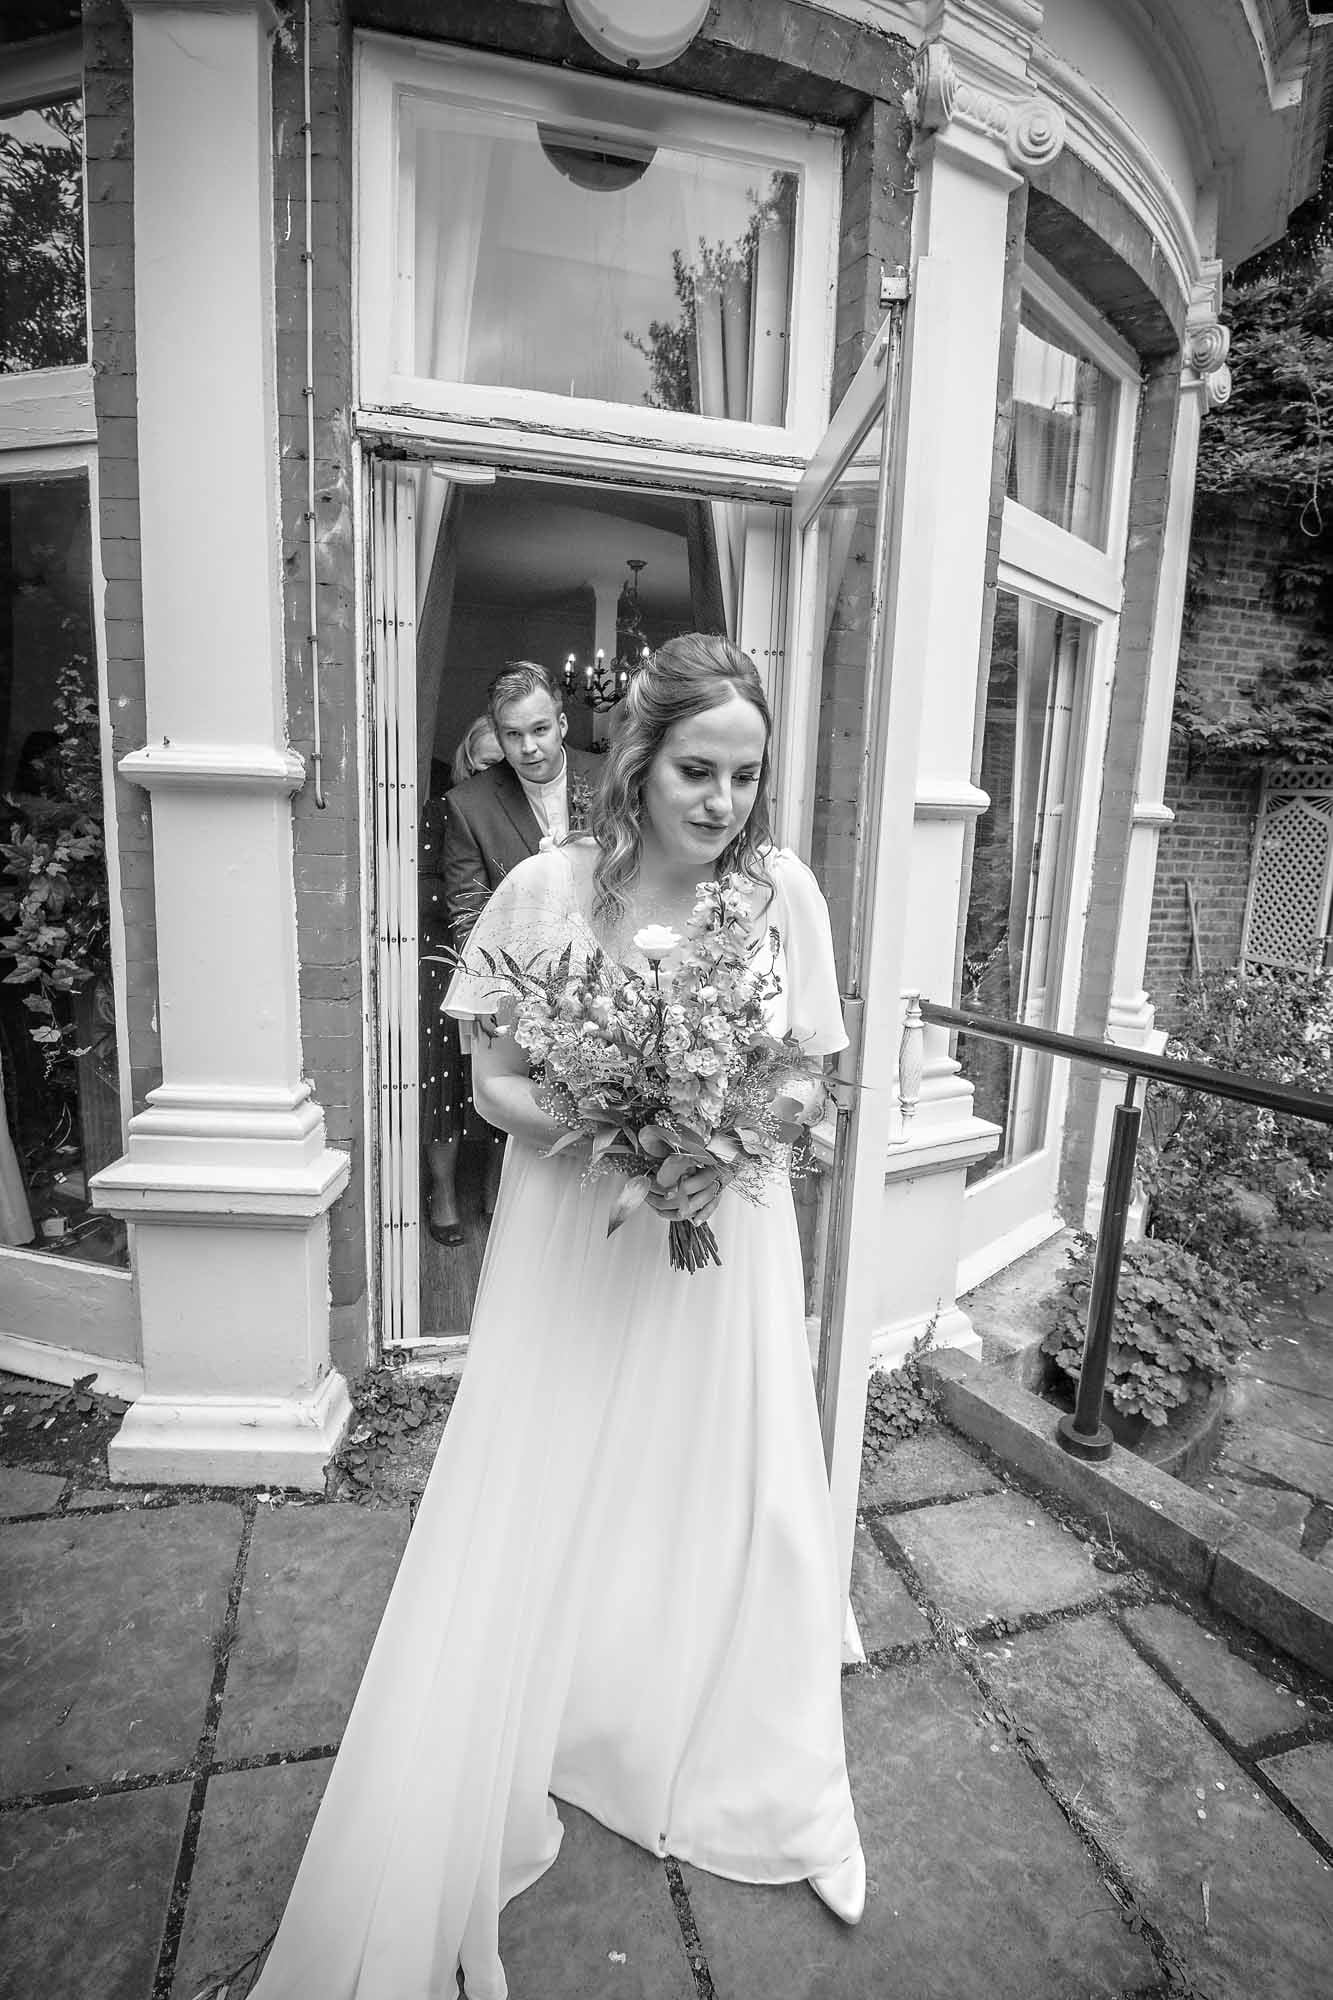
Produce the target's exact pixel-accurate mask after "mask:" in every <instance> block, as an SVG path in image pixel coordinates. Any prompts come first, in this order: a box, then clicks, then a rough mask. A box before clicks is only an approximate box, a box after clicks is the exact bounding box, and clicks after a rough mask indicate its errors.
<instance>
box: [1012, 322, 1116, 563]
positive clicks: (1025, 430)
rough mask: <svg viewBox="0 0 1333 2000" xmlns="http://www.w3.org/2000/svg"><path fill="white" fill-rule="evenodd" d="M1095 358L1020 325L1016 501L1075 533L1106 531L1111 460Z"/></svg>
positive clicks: (1015, 420) (1086, 534) (1085, 534)
mask: <svg viewBox="0 0 1333 2000" xmlns="http://www.w3.org/2000/svg"><path fill="white" fill-rule="evenodd" d="M1101 387H1102V375H1101V371H1100V369H1099V368H1098V367H1097V365H1096V363H1095V362H1092V361H1088V360H1086V359H1084V357H1083V356H1081V355H1077V354H1071V353H1069V352H1068V351H1067V350H1066V349H1065V348H1063V347H1059V346H1057V345H1055V344H1054V342H1053V341H1052V340H1051V339H1049V338H1048V337H1047V336H1046V335H1045V334H1043V333H1041V332H1039V331H1038V330H1036V329H1035V328H1033V327H1031V326H1027V325H1024V326H1021V327H1020V328H1019V333H1018V345H1017V349H1016V352H1015V355H1014V412H1013V425H1014V432H1013V437H1014V449H1013V487H1014V498H1015V499H1016V500H1017V501H1018V502H1019V504H1020V506H1023V507H1030V508H1031V509H1032V511H1033V512H1034V513H1037V514H1040V515H1042V517H1043V518H1044V519H1045V520H1048V521H1054V522H1055V524H1056V525H1057V527H1061V528H1065V529H1067V530H1068V532H1069V533H1070V534H1071V535H1078V536H1080V537H1081V538H1082V539H1083V540H1085V541H1089V540H1095V539H1096V538H1097V536H1098V535H1099V534H1100V532H1101V528H1102V522H1101V518H1100V517H1101V507H1102V500H1103V486H1104V475H1105V462H1106V442H1107V440H1106V429H1107V427H1106V424H1105V423H1104V421H1103V418H1104V415H1105V409H1104V405H1103V401H1102V396H1101Z"/></svg>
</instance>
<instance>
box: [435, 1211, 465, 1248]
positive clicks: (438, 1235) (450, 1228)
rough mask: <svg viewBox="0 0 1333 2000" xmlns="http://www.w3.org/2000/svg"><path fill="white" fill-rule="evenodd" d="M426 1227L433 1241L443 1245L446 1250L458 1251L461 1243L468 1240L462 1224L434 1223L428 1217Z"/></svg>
mask: <svg viewBox="0 0 1333 2000" xmlns="http://www.w3.org/2000/svg"><path fill="white" fill-rule="evenodd" d="M426 1227H427V1229H429V1231H430V1233H431V1238H432V1241H434V1242H436V1243H442V1244H443V1245H444V1247H445V1249H446V1250H456V1249H457V1248H458V1246H459V1244H460V1243H463V1242H466V1240H467V1239H466V1236H465V1235H464V1231H463V1225H462V1223H461V1222H433V1221H431V1219H430V1217H429V1216H428V1217H427V1218H426Z"/></svg>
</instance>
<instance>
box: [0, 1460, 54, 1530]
mask: <svg viewBox="0 0 1333 2000" xmlns="http://www.w3.org/2000/svg"><path fill="white" fill-rule="evenodd" d="M64 1485H65V1481H64V1479H63V1478H62V1477H61V1475H60V1474H59V1473H56V1472H24V1471H23V1470H22V1468H21V1467H19V1466H16V1465H0V1520H5V1521H18V1520H22V1519H23V1518H24V1517H25V1516H29V1515H32V1514H49V1513H50V1511H51V1509H52V1508H53V1507H54V1506H55V1504H56V1501H57V1500H58V1499H59V1498H60V1495H61V1493H62V1491H63V1489H64Z"/></svg>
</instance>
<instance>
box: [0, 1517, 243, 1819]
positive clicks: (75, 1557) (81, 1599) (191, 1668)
mask: <svg viewBox="0 0 1333 2000" xmlns="http://www.w3.org/2000/svg"><path fill="white" fill-rule="evenodd" d="M240 1538H241V1512H240V1509H239V1507H235V1506H232V1505H230V1504H229V1503H227V1502H226V1501H209V1502H204V1503H202V1504H200V1505H197V1506H192V1507H172V1508H169V1509H164V1510H163V1511H162V1512H160V1513H159V1512H151V1513H144V1512H139V1513H131V1514H87V1515H83V1516H76V1517H74V1518H71V1517H69V1516H64V1517H62V1518H60V1519H58V1520H50V1521H41V1520H38V1521H27V1522H23V1523H20V1524H19V1525H17V1526H15V1527H11V1528H7V1529H6V1530H5V1531H4V1538H3V1547H2V1548H0V1795H3V1794H8V1795H11V1796H12V1795H13V1794H14V1793H18V1792H38V1791H51V1790H55V1789H57V1788H59V1787H63V1786H65V1785H78V1784H91V1783H95V1782H97V1781H105V1780H107V1779H110V1778H113V1777H115V1776H116V1774H117V1773H120V1774H122V1775H125V1774H137V1773H151V1772H158V1771H170V1770H179V1769H182V1768H184V1766H185V1765H187V1764H188V1763H189V1762H190V1760H191V1758H192V1757H193V1756H194V1754H195V1750H196V1747H197V1745H198V1741H199V1732H200V1730H201V1729H202V1727H203V1721H204V1710H205V1707H206V1704H207V1701H208V1692H209V1689H210V1687H211V1686H212V1681H213V1670H214V1664H215V1656H216V1647H217V1643H218V1640H219V1639H220V1637H221V1634H222V1630H223V1623H224V1619H225V1616H226V1610H227V1593H228V1591H229V1589H230V1587H231V1581H232V1576H233V1574H234V1571H235V1564H236V1552H237V1549H238V1547H239V1545H240Z"/></svg>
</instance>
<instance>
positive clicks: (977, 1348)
mask: <svg viewBox="0 0 1333 2000" xmlns="http://www.w3.org/2000/svg"><path fill="white" fill-rule="evenodd" d="M932 1320H933V1321H934V1322H935V1324H934V1327H933V1328H932V1331H931V1336H930V1344H931V1346H932V1347H961V1348H962V1350H963V1352H964V1353H965V1354H973V1355H975V1356H976V1358H977V1360H978V1361H980V1359H981V1336H980V1334H979V1333H978V1332H977V1331H976V1329H975V1327H974V1326H973V1324H972V1322H971V1320H970V1319H969V1318H968V1316H967V1314H966V1313H965V1312H964V1311H963V1309H962V1307H961V1306H958V1305H950V1306H941V1307H939V1308H938V1309H937V1310H936V1311H934V1312H923V1313H915V1314H913V1316H912V1317H911V1318H910V1319H901V1320H896V1321H895V1322H894V1324H893V1325H892V1326H885V1327H880V1328H879V1330H878V1331H877V1332H876V1333H873V1334H872V1335H871V1337H870V1365H871V1367H872V1368H900V1367H901V1366H902V1364H903V1362H904V1361H905V1360H906V1359H907V1356H908V1354H909V1353H910V1352H911V1348H912V1342H913V1341H914V1340H919V1339H920V1338H921V1335H922V1334H923V1333H924V1332H925V1330H926V1328H927V1327H928V1326H930V1324H931V1321H932Z"/></svg>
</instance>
